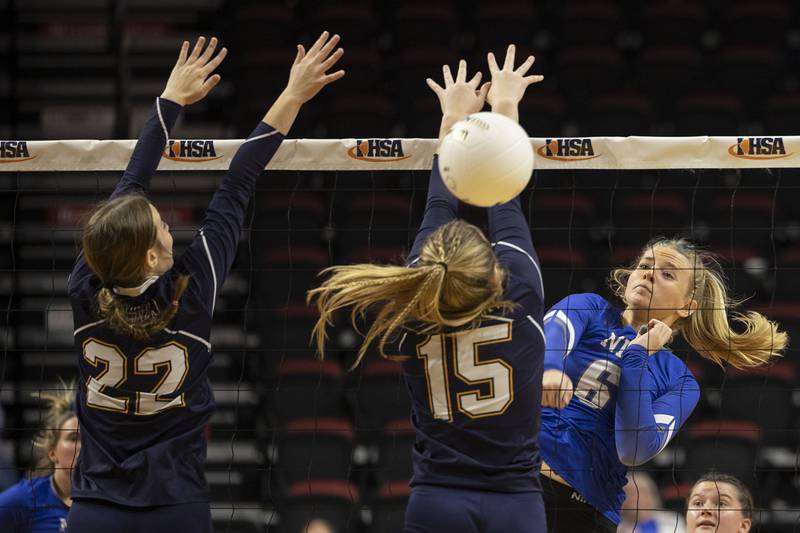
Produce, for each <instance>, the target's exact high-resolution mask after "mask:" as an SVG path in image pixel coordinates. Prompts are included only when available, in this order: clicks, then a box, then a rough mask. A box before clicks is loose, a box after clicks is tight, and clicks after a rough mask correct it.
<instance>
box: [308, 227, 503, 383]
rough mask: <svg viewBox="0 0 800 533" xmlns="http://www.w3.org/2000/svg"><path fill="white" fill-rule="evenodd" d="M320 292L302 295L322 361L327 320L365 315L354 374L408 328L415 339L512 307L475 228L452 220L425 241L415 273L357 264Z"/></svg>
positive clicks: (333, 276)
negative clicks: (374, 347) (312, 308)
mask: <svg viewBox="0 0 800 533" xmlns="http://www.w3.org/2000/svg"><path fill="white" fill-rule="evenodd" d="M326 274H329V275H330V277H328V279H326V280H325V281H324V282H323V283H322V285H321V286H320V287H318V288H316V289H312V290H310V291H309V292H308V302H309V303H311V302H312V301H313V300H315V299H316V303H317V309H318V310H319V314H320V316H319V319H318V320H317V323H316V325H315V326H314V331H313V333H312V338H313V340H314V341H315V342H316V346H317V351H318V353H319V354H320V356H324V353H325V341H326V340H327V333H326V326H328V325H333V314H334V313H335V312H336V311H338V310H339V309H342V308H345V307H352V310H351V313H350V319H351V322H352V323H353V326H354V327H356V328H357V326H356V322H357V320H359V319H361V320H363V319H365V318H366V317H367V314H369V315H370V322H371V324H370V327H369V329H368V330H367V332H366V334H364V341H363V342H362V344H361V347H360V348H359V351H358V355H357V356H356V361H355V363H354V364H353V367H355V366H357V365H358V364H359V363H360V362H361V359H362V358H363V357H364V354H365V353H366V351H367V349H368V348H369V347H370V345H371V344H372V343H373V342H374V341H375V340H378V349H379V352H380V354H381V355H385V352H384V348H385V345H386V343H387V342H389V341H390V340H391V339H392V338H393V334H395V333H396V332H397V331H398V329H399V328H400V327H402V326H403V325H404V324H409V323H414V324H415V325H416V326H417V328H418V330H419V332H420V333H434V332H436V331H440V330H442V328H445V327H464V326H468V327H474V326H475V325H477V324H478V323H479V322H480V321H481V320H482V319H484V318H485V317H486V316H487V314H488V313H489V312H490V311H499V312H505V311H508V310H511V309H512V308H513V303H512V302H510V301H507V300H503V282H504V280H505V271H504V270H503V269H502V268H501V267H500V266H499V264H498V263H497V259H496V258H495V255H494V252H493V251H492V247H491V245H490V244H489V241H487V240H486V238H485V237H484V236H483V233H482V232H481V230H480V229H479V228H477V227H476V226H473V225H472V224H468V223H467V222H464V221H463V220H460V219H456V220H453V221H450V222H448V223H446V224H443V225H442V226H440V227H439V228H437V229H436V230H435V231H434V232H433V233H431V234H430V236H429V237H428V239H427V241H426V242H425V244H424V246H423V247H422V250H421V251H420V254H419V261H418V263H417V265H416V266H414V267H406V266H397V265H373V264H369V263H367V264H357V265H346V266H334V267H330V268H327V269H325V270H324V271H323V272H322V273H321V275H326Z"/></svg>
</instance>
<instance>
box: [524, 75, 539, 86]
mask: <svg viewBox="0 0 800 533" xmlns="http://www.w3.org/2000/svg"><path fill="white" fill-rule="evenodd" d="M543 79H544V76H542V75H538V74H537V75H534V76H525V77H524V78H523V80H525V83H527V84H528V85H532V84H534V83H539V82H540V81H542V80H543Z"/></svg>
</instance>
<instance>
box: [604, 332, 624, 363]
mask: <svg viewBox="0 0 800 533" xmlns="http://www.w3.org/2000/svg"><path fill="white" fill-rule="evenodd" d="M630 343H631V341H630V340H629V339H626V338H625V337H617V335H616V334H615V333H614V332H613V331H612V332H611V336H610V337H609V338H607V339H606V340H604V341H603V342H601V343H600V346H602V347H603V348H606V349H607V350H608V351H609V352H611V353H613V354H614V355H616V356H617V357H622V353H623V352H624V351H625V348H627V347H628V345H629V344H630ZM618 347H619V349H617V348H618Z"/></svg>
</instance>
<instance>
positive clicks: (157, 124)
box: [68, 98, 183, 292]
mask: <svg viewBox="0 0 800 533" xmlns="http://www.w3.org/2000/svg"><path fill="white" fill-rule="evenodd" d="M182 109H183V107H182V106H181V105H180V104H176V103H175V102H173V101H171V100H166V99H164V98H156V103H155V104H154V105H153V109H152V110H151V111H150V115H149V116H148V117H147V120H146V121H145V123H144V126H143V127H142V132H141V133H140V134H139V140H138V141H136V148H134V149H133V155H131V159H130V161H129V162H128V166H127V168H126V169H125V173H124V174H123V175H122V178H121V179H120V180H119V183H117V187H116V188H115V189H114V192H113V193H111V198H116V197H118V196H123V195H125V194H133V193H140V194H147V192H148V191H149V190H150V179H151V178H152V177H153V174H155V172H156V169H158V164H159V162H160V161H161V154H162V153H163V151H164V146H165V145H166V144H167V142H168V141H169V130H171V129H172V127H173V126H174V125H175V122H176V121H177V120H178V116H180V114H181V110H182ZM89 274H91V271H90V270H89V267H88V265H87V264H86V260H85V259H84V257H83V251H81V253H80V254H79V255H78V258H77V260H76V261H75V266H74V267H73V269H72V273H71V274H70V277H69V284H68V287H69V292H73V290H74V289H75V288H77V287H78V286H79V283H80V280H81V279H82V278H84V277H85V276H87V275H89Z"/></svg>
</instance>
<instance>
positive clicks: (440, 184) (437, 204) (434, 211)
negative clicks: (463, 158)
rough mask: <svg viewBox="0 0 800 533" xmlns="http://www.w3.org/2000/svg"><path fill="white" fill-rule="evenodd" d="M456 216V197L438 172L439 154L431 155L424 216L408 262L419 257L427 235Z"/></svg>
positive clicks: (411, 262)
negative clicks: (431, 162)
mask: <svg viewBox="0 0 800 533" xmlns="http://www.w3.org/2000/svg"><path fill="white" fill-rule="evenodd" d="M457 216H458V198H456V197H455V196H453V193H451V192H450V190H449V189H448V188H447V187H446V186H445V184H444V181H442V175H441V174H440V173H439V156H438V154H437V155H434V156H433V168H432V169H431V179H430V181H429V183H428V198H427V200H426V201H425V216H424V217H423V218H422V224H421V225H420V227H419V231H417V237H416V238H415V239H414V246H412V247H411V253H410V254H409V255H408V264H409V265H412V264H414V263H416V261H417V259H419V254H420V252H421V251H422V247H423V246H424V245H425V241H427V240H428V236H429V235H430V234H431V233H433V231H435V230H436V228H438V227H439V226H441V225H442V224H446V223H448V222H450V221H451V220H453V219H454V218H456V217H457Z"/></svg>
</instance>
